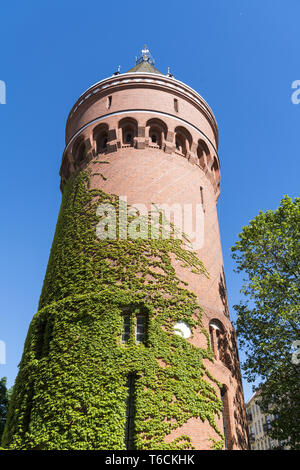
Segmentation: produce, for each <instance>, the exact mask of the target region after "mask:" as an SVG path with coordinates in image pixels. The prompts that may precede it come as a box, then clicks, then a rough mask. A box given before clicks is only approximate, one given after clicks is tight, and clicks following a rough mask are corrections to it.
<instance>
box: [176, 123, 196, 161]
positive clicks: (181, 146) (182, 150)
mask: <svg viewBox="0 0 300 470" xmlns="http://www.w3.org/2000/svg"><path fill="white" fill-rule="evenodd" d="M191 146H192V136H191V134H190V133H189V132H188V130H187V129H185V128H184V127H181V126H179V127H176V129H175V152H176V153H179V154H180V155H183V156H187V153H188V151H189V150H190V149H191Z"/></svg>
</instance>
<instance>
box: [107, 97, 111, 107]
mask: <svg viewBox="0 0 300 470" xmlns="http://www.w3.org/2000/svg"><path fill="white" fill-rule="evenodd" d="M111 102H112V96H108V97H107V109H109V108H110V107H111Z"/></svg>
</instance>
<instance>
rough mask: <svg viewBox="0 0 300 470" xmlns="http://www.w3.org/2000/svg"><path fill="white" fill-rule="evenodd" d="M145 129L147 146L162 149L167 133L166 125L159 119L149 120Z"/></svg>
mask: <svg viewBox="0 0 300 470" xmlns="http://www.w3.org/2000/svg"><path fill="white" fill-rule="evenodd" d="M146 128H147V129H148V133H149V146H150V147H158V148H162V145H163V141H164V140H165V139H166V137H167V132H168V129H167V126H166V124H165V123H164V122H163V121H161V120H160V119H149V121H148V122H147V123H146Z"/></svg>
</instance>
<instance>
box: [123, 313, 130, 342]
mask: <svg viewBox="0 0 300 470" xmlns="http://www.w3.org/2000/svg"><path fill="white" fill-rule="evenodd" d="M129 337H130V315H124V316H123V332H122V337H121V343H128V341H129Z"/></svg>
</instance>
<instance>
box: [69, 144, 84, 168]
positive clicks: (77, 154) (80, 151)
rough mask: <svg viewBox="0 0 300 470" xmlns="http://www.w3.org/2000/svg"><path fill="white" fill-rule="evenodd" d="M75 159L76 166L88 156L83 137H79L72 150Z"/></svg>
mask: <svg viewBox="0 0 300 470" xmlns="http://www.w3.org/2000/svg"><path fill="white" fill-rule="evenodd" d="M72 153H73V158H74V161H75V163H76V165H80V164H81V163H82V162H83V161H84V159H85V156H86V149H85V143H84V140H83V137H79V138H78V139H77V140H76V142H75V143H74V145H73V148H72Z"/></svg>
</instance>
